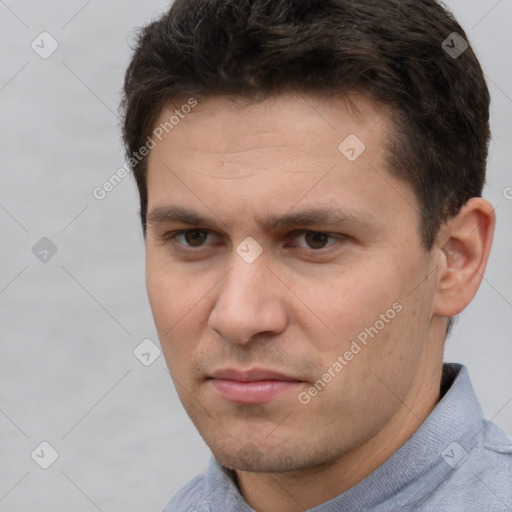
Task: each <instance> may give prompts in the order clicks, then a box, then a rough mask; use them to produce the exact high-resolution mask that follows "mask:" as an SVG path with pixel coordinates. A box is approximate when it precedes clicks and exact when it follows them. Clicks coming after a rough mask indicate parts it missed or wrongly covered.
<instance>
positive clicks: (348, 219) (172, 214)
mask: <svg viewBox="0 0 512 512" xmlns="http://www.w3.org/2000/svg"><path fill="white" fill-rule="evenodd" d="M375 219H376V217H375V216H374V215H373V214H371V213H370V212H367V211H364V210H350V211H348V210H343V209H339V208H338V209H326V208H309V209H306V210H302V211H299V212H295V213H287V214H285V215H270V216H269V217H267V218H265V219H262V220H261V221H260V222H259V225H260V227H261V228H262V230H264V231H272V230H275V229H279V228H281V229H282V228H296V227H299V226H314V225H320V224H331V225H335V224H346V223H352V224H359V225H367V224H368V223H369V222H371V221H373V220H375ZM167 222H181V223H183V224H189V225H191V226H216V225H219V224H224V225H226V223H225V222H222V221H220V220H219V219H217V218H215V217H212V216H208V215H202V214H199V213H197V212H195V211H193V210H190V209H187V208H184V207H181V206H158V207H155V208H154V209H152V210H151V211H150V212H149V213H148V215H147V223H148V224H163V223H167Z"/></svg>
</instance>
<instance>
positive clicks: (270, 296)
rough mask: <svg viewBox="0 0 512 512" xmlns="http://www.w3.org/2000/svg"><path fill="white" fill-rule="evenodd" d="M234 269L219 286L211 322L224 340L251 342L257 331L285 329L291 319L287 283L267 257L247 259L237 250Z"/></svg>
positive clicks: (209, 322)
mask: <svg viewBox="0 0 512 512" xmlns="http://www.w3.org/2000/svg"><path fill="white" fill-rule="evenodd" d="M231 263H232V265H231V270H230V271H229V272H228V273H227V275H226V276H225V278H224V279H223V280H222V281H221V282H220V283H219V286H218V287H217V288H216V290H217V294H218V295H217V297H216V301H215V304H214V306H213V308H212V311H211V313H210V317H209V320H208V324H209V326H210V328H212V329H213V330H214V331H216V332H217V333H218V334H219V335H220V336H221V337H222V338H223V339H224V340H226V341H228V342H230V343H238V344H247V343H249V342H250V341H251V340H252V339H253V338H254V337H255V336H256V335H257V334H262V333H265V334H266V335H267V336H270V335H275V334H279V333H281V332H283V331H284V330H285V328H286V325H287V322H288V315H287V310H286V307H285V303H284V297H285V293H284V290H283V284H282V283H280V282H279V280H278V279H277V278H276V276H275V275H274V274H273V273H272V272H271V271H270V270H269V268H267V263H266V262H265V260H264V258H262V257H260V258H259V259H258V260H256V261H255V262H253V263H246V262H245V261H244V260H243V259H241V258H240V257H239V256H238V255H237V254H234V256H233V258H232V261H231Z"/></svg>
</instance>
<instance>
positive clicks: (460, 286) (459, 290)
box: [434, 197, 496, 317]
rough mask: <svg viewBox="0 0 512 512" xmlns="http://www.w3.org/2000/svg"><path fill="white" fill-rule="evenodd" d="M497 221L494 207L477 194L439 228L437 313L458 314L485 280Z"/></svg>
mask: <svg viewBox="0 0 512 512" xmlns="http://www.w3.org/2000/svg"><path fill="white" fill-rule="evenodd" d="M495 224H496V215H495V213H494V208H493V206H492V205H491V204H490V203H489V202H488V201H486V200H485V199H482V198H479V197H474V198H472V199H470V200H469V201H468V202H467V203H466V204H465V205H464V206H463V207H462V208H461V210H460V211H459V213H458V214H457V215H456V216H455V217H452V218H451V219H449V220H448V221H447V222H446V224H445V225H444V226H443V228H442V229H441V230H440V233H439V236H438V239H437V242H436V245H437V248H436V249H437V252H438V256H439V260H438V261H439V265H438V282H437V291H436V297H435V300H434V313H435V314H438V315H440V316H445V317H449V316H455V315H457V314H459V313H460V312H461V311H462V310H463V309H464V308H465V307H466V306H467V305H468V304H469V303H470V302H471V300H472V299H473V297H474V296H475V294H476V292H477V290H478V288H479V286H480V283H481V282H482V278H483V275H484V272H485V267H486V265H487V260H488V259H489V253H490V252H491V246H492V240H493V236H494V227H495Z"/></svg>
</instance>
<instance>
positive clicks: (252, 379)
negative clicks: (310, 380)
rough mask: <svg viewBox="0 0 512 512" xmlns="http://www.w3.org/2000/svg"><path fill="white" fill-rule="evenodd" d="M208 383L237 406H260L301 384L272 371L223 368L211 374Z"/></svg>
mask: <svg viewBox="0 0 512 512" xmlns="http://www.w3.org/2000/svg"><path fill="white" fill-rule="evenodd" d="M208 382H211V385H212V386H213V388H214V389H215V391H216V392H217V393H218V394H219V395H220V396H221V397H222V398H224V399H225V400H228V401H230V402H234V403H237V404H262V403H265V402H270V401H271V400H273V399H275V398H276V397H277V396H278V395H281V394H283V393H286V392H288V391H290V390H292V389H295V388H296V387H297V386H298V385H300V384H302V383H303V382H302V381H301V380H299V379H297V378H296V377H292V376H289V375H285V374H282V373H279V372H275V371H273V370H266V369H260V368H254V369H252V370H236V369H232V368H225V369H222V370H218V371H216V372H213V373H212V375H211V376H209V377H208Z"/></svg>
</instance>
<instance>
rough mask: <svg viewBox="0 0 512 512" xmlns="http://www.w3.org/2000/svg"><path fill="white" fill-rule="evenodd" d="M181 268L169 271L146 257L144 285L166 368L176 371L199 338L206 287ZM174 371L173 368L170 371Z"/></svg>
mask: <svg viewBox="0 0 512 512" xmlns="http://www.w3.org/2000/svg"><path fill="white" fill-rule="evenodd" d="M198 285H199V283H198V282H197V281H194V280H193V278H190V279H187V278H186V277H185V275H184V273H183V272H179V271H173V272H169V271H168V270H167V269H166V268H165V266H163V267H162V266H156V265H153V261H152V260H151V259H148V262H147V269H146V289H147V294H148V298H149V303H150V306H151V311H152V313H153V318H154V322H155V325H156V329H157V332H158V337H159V339H160V344H161V346H162V350H163V352H164V356H165V359H166V361H167V364H168V366H169V369H170V370H171V371H173V370H174V369H176V370H178V371H179V368H180V364H181V363H183V362H184V358H186V357H190V355H191V354H192V351H193V349H194V346H195V344H196V343H197V341H198V340H199V338H200V333H201V332H202V329H203V326H204V322H203V321H202V318H203V317H205V315H206V312H205V310H204V302H205V300H206V298H205V294H206V292H207V290H208V288H206V289H203V287H201V286H198ZM173 373H174V372H173Z"/></svg>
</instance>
